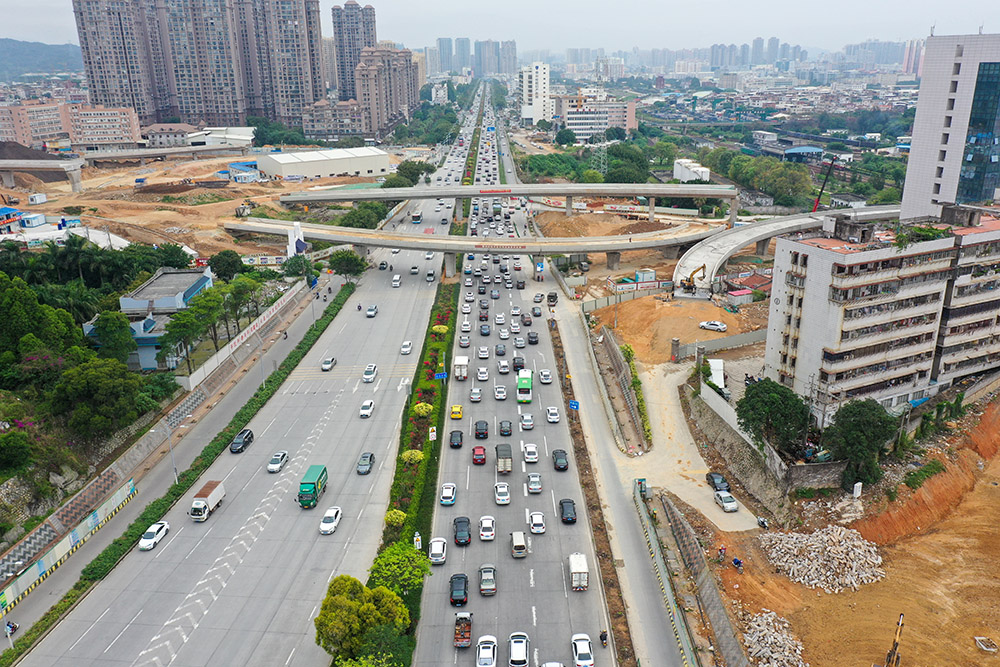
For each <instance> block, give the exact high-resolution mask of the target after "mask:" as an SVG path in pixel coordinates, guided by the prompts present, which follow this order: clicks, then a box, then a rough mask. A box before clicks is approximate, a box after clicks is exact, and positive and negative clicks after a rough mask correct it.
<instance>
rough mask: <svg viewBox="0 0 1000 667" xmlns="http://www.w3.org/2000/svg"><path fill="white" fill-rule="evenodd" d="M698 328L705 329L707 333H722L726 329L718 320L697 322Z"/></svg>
mask: <svg viewBox="0 0 1000 667" xmlns="http://www.w3.org/2000/svg"><path fill="white" fill-rule="evenodd" d="M698 328H699V329H707V330H709V331H719V332H724V331H725V330H726V328H727V327H726V324H725V323H724V322H719V321H718V320H709V321H708V322H699V323H698Z"/></svg>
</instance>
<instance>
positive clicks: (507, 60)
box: [498, 39, 517, 75]
mask: <svg viewBox="0 0 1000 667" xmlns="http://www.w3.org/2000/svg"><path fill="white" fill-rule="evenodd" d="M498 73H499V74H510V75H513V74H517V42H515V41H514V40H512V39H511V40H507V41H505V42H500V67H499V70H498Z"/></svg>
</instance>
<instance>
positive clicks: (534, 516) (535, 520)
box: [528, 512, 545, 535]
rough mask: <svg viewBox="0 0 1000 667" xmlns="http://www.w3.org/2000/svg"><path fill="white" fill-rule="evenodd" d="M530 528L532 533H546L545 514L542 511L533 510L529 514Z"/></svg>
mask: <svg viewBox="0 0 1000 667" xmlns="http://www.w3.org/2000/svg"><path fill="white" fill-rule="evenodd" d="M528 530H529V531H531V534H532V535H543V534H544V533H545V515H544V514H542V513H541V512H532V513H531V514H529V515H528Z"/></svg>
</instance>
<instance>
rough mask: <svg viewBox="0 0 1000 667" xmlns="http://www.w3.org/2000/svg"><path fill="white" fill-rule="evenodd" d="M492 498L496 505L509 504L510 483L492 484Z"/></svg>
mask: <svg viewBox="0 0 1000 667" xmlns="http://www.w3.org/2000/svg"><path fill="white" fill-rule="evenodd" d="M493 500H495V501H496V503H497V505H510V484H508V483H507V482H497V483H496V484H494V485H493Z"/></svg>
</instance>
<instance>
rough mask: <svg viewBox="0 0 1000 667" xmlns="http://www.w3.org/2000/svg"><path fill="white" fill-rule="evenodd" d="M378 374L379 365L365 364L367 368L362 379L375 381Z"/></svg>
mask: <svg viewBox="0 0 1000 667" xmlns="http://www.w3.org/2000/svg"><path fill="white" fill-rule="evenodd" d="M376 375H378V366H376V365H375V364H368V365H367V366H365V370H364V372H363V373H362V374H361V381H362V382H374V381H375V376H376Z"/></svg>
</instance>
